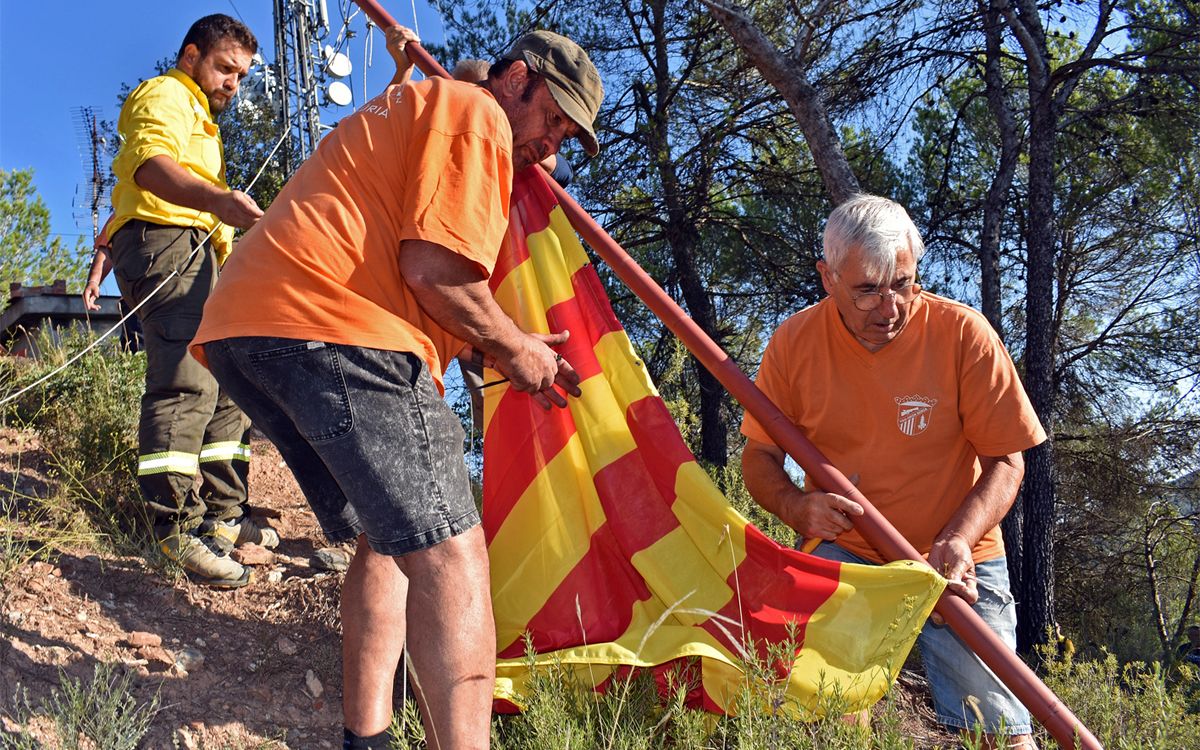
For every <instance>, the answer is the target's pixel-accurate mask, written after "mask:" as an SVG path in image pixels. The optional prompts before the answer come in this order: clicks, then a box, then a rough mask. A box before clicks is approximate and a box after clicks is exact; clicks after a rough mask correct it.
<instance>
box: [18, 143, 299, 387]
mask: <svg viewBox="0 0 1200 750" xmlns="http://www.w3.org/2000/svg"><path fill="white" fill-rule="evenodd" d="M290 133H291V128H286V129H284V131H283V135H282V136H280V138H279V141H278V142H277V143H276V144H275V148H273V149H271V153H269V154H267V158H266V160H265V161H263V163H262V166H261V167H259V168H258V174H256V175H254V179H253V180H250V184H249V185H247V186H246V189H245V191H243V192H245V193H246V194H247V195H249V194H250V191H251V189H253V188H254V183H256V182H258V178H259V177H261V176H262V173H263V172H264V171H265V170H266V168H267V165H268V164H270V163H271V159H273V158H274V157H275V152H276V151H278V150H279V147H280V146H282V145H283V142H284V141H285V140H287V137H288V135H289V134H290ZM197 215H199V213H198V212H197ZM223 224H224V222H221V221H218V222H217V223H216V226H214V227H213V228H212V229H210V230H209V232H208V234H206V235H204V239H202V240H200V242H199V243H198V244H197V245H196V247H195V248H194V249H193V250H192V252H191V254H190V255H188V257H187V259H186V260H184V262H183V263H182V264H181V265H183V266H185V267H186V266H187V265H188V264H189V263H191V262H192V258H195V257H196V253H198V252H200V249H201V248H202V247H204V244H205V243H206V242H208V240H209V238H210V237H212V236H213V232H216V231H217V230H218V229H220V228H221V226H222V225H223ZM178 275H179V269H178V268H176V269H175V270H173V271H171V273H170V274H168V275H167V278H165V279H163V280H162V283H161V284H159V285H158V286H156V287H154V290H153V291H152V292H150V293H149V294H147V295H146V297H145V299H143V300H142V301H141V302H139V303H137V305H136V306H134V308H133V309H132V310H130V311H129V312H128V313H126V314H125V316H124V317H123V318H121V319H120V320H118V321H117V322H116V323H115V324H114V325H113V327H112V328H109V329H108V330H107V331H105V332H104V333H102V334H100V335H99V336H98V337H97V338H96V340H95V341H93V342H92V343H90V344H88V345H87V346H86V347H84V348H83V349H81V350H80V351H79V352H77V353H76V354H75V356H73V357H71V358H70V359H68V360H67V361H66V362H63V363H62V364H61V365H59V366H58V367H56V368H54V369H53V370H51V371H50V372H48V373H46V374H45V375H43V376H42V377H40V378H38V379H37V380H35V381H33V382H32V383H30V384H29V385H27V386H25V387H24V388H22V389H21V390H19V391H17V392H16V393H12V394H9V395H8V396H5V397H4V398H3V399H0V406H3V405H5V404H7V403H8V402H10V401H13V400H15V399H17V398H19V397H20V396H22V395H23V394H25V393H28V392H29V391H31V390H33V389H34V388H36V387H38V386H39V385H41V384H42V383H45V382H46V381H47V380H49V379H50V378H52V377H54V376H55V375H57V374H59V373H60V372H62V371H63V370H65V369H67V368H68V367H70V366H71V365H73V364H75V363H76V362H78V361H79V360H80V359H81V358H82V357H83V355H85V354H87V353H88V352H90V351H91V350H92V349H95V348H96V347H97V346H98V345H99V344H100V342H101V341H103V340H104V339H106V338H108V337H109V336H111V335H112V333H113V331H116V330H117V329H118V328H120V327H121V326H123V325H125V321H127V320H129V319H130V318H131V317H133V316H134V314H135V313H137V311H138V310H140V309H142V306H143V305H145V304H146V303H147V302H149V301H150V300H151V299H153V298H154V295H156V294H158V293H159V291H161V290H162V288H163V287H164V286H166V285H167V282H169V281H170V280H171V279H174V278H175V277H176V276H178Z"/></svg>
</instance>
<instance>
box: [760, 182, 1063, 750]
mask: <svg viewBox="0 0 1200 750" xmlns="http://www.w3.org/2000/svg"><path fill="white" fill-rule="evenodd" d="M924 251H925V247H924V243H923V242H922V241H921V237H920V234H919V233H918V232H917V228H916V227H915V226H914V225H913V222H912V220H911V219H910V218H909V216H908V214H907V213H906V212H905V210H904V208H903V207H901V206H900V205H899V204H897V203H895V202H894V201H891V200H888V199H886V198H880V197H877V196H871V195H858V196H855V197H853V198H851V199H850V200H848V201H847V202H845V203H843V204H842V205H840V206H838V207H837V209H836V210H834V212H833V214H832V215H831V216H830V217H829V221H828V223H827V225H826V228H825V237H824V259H823V260H820V261H818V262H817V270H818V271H819V272H820V274H821V282H822V284H823V286H824V288H825V291H826V293H827V294H828V295H829V296H828V297H826V298H825V299H823V300H822V301H821V302H819V303H818V304H816V305H813V306H812V307H810V308H807V309H805V310H801V311H800V312H798V313H796V314H795V315H793V316H792V317H790V318H789V319H788V320H787V321H785V322H784V323H783V325H782V326H780V328H779V330H777V331H776V332H775V334H774V336H773V337H772V339H771V342H770V344H769V345H768V347H767V350H766V352H765V353H764V354H763V361H762V366H761V368H760V369H759V373H758V378H757V383H758V386H759V387H760V388H761V389H762V390H763V391H764V392H765V393H766V394H767V395H768V396H769V397H770V398H771V400H772V401H774V402H775V404H776V405H777V406H778V407H779V408H780V409H781V410H782V411H783V413H784V414H786V415H787V417H788V419H789V420H790V421H791V422H792V423H794V424H795V425H796V426H798V427H799V428H800V429H801V430H803V431H804V433H805V435H807V436H808V438H809V439H810V440H811V441H812V442H813V443H814V444H815V445H816V446H817V448H819V449H820V450H821V451H822V452H823V453H824V454H825V455H826V456H827V457H828V458H829V459H830V460H831V461H832V462H833V464H834V465H835V466H837V467H838V468H840V469H841V470H842V471H843V472H844V473H845V474H846V475H847V476H850V477H852V478H855V477H857V479H856V480H855V481H857V484H858V487H859V489H861V490H862V492H863V494H864V495H865V496H866V497H868V498H870V499H871V501H872V502H873V503H875V505H876V506H877V507H878V509H879V511H880V512H881V513H882V514H883V515H884V516H885V517H886V518H887V519H888V520H889V521H890V522H891V523H892V524H893V525H894V526H895V527H896V528H897V530H898V531H899V532H900V533H901V534H902V535H903V536H904V537H905V538H906V539H907V540H908V541H909V542H911V543H912V545H913V546H914V547H916V548H917V550H918V551H919V552H920V553H921V554H923V555H925V556H926V558H927V559H928V560H929V564H930V565H932V566H933V567H934V568H935V569H936V570H938V571H939V572H941V573H942V574H943V575H944V576H945V577H946V578H947V579H950V580H951V581H953V582H955V583H952V585H951V587H950V588H951V590H952V591H954V592H955V593H957V594H958V595H959V596H962V597H963V598H964V599H966V600H967V601H968V602H969V603H971V605H972V607H973V608H974V609H975V611H976V612H977V613H978V614H979V615H980V616H981V617H982V618H983V619H984V620H985V621H986V622H987V623H988V625H989V626H990V627H991V628H992V629H993V630H994V631H996V633H997V634H998V635H999V636H1000V637H1001V638H1003V639H1004V640H1005V641H1006V642H1007V643H1008V644H1009V645H1010V647H1012V646H1015V642H1016V637H1015V630H1016V612H1015V604H1014V602H1013V597H1012V594H1011V593H1010V591H1009V582H1008V570H1007V564H1006V562H1005V557H1004V554H1005V553H1004V541H1003V539H1002V538H1001V534H1000V528H999V523H1000V520H1001V519H1002V518H1003V517H1004V514H1005V513H1007V512H1008V509H1009V507H1011V505H1012V503H1013V500H1014V499H1015V498H1016V495H1017V490H1018V488H1019V487H1020V484H1021V478H1022V476H1023V475H1024V461H1023V459H1022V456H1021V452H1022V451H1024V450H1026V449H1028V448H1032V447H1033V446H1036V445H1038V444H1040V443H1041V442H1042V441H1044V440H1045V439H1046V434H1045V432H1044V431H1043V429H1042V426H1041V424H1040V423H1039V422H1038V418H1037V414H1035V413H1034V410H1033V407H1032V406H1031V405H1030V403H1029V399H1028V397H1027V396H1026V394H1025V390H1024V388H1023V387H1022V385H1021V381H1020V379H1019V378H1018V376H1017V371H1016V368H1015V367H1014V366H1013V362H1012V359H1011V358H1010V357H1009V355H1008V352H1006V351H1005V349H1004V345H1003V344H1002V343H1001V341H1000V338H999V337H998V336H997V335H996V333H995V331H993V330H992V328H991V326H990V325H989V324H988V322H987V320H986V319H985V318H984V317H983V316H982V315H980V314H979V313H978V312H976V311H975V310H972V309H971V308H969V307H967V306H966V305H963V304H960V303H958V302H955V301H953V300H949V299H946V298H944V297H939V296H937V295H934V294H930V293H928V292H923V291H922V290H921V287H920V285H919V284H918V283H917V262H918V261H920V259H921V256H922V255H923V254H924ZM742 432H743V434H745V436H746V437H747V442H746V448H745V451H744V453H743V456H742V465H743V469H744V472H745V481H746V487H747V488H748V489H749V490H750V493H751V494H752V495H753V496H754V499H755V500H756V501H757V502H758V503H759V504H760V505H761V506H762V507H763V508H765V509H766V510H768V511H770V512H771V513H774V514H775V515H776V516H778V517H779V518H780V519H781V520H782V521H783V522H784V523H786V524H787V525H788V526H790V527H791V528H792V529H794V530H795V531H796V532H797V534H798V536H799V537H801V540H800V541H801V543H803V541H805V540H813V541H820V544H819V545H818V546H817V547H816V549H815V552H814V554H816V555H818V556H821V557H825V558H828V559H831V560H837V561H842V562H853V563H867V564H878V563H880V562H883V559H882V557H881V556H880V554H879V552H878V551H876V550H875V549H874V548H873V547H871V545H870V544H869V543H867V541H866V540H865V539H863V538H862V536H861V535H859V533H858V532H857V531H856V530H855V529H854V526H853V523H852V522H851V518H852V517H853V516H859V515H862V512H863V510H862V507H861V506H860V505H859V504H858V503H855V502H854V501H852V500H850V499H848V498H846V497H843V496H840V495H835V494H832V493H828V492H824V491H822V490H821V489H820V488H817V487H812V486H809V485H807V484H806V486H804V487H797V486H796V485H795V484H793V482H792V481H791V479H790V478H789V476H788V474H787V472H786V471H785V469H784V453H783V451H782V450H781V449H780V448H779V447H778V446H777V445H775V443H774V442H773V441H772V440H771V438H770V437H769V436H768V435H767V433H766V432H765V431H764V430H763V428H762V426H761V425H760V424H759V423H758V422H757V421H756V420H755V419H754V418H753V417H752V416H751V415H749V414H747V415H746V418H745V420H744V422H743V424H742ZM918 643H919V646H920V649H921V656H922V660H923V662H924V665H925V670H926V673H927V676H928V678H929V684H930V687H931V690H932V692H933V699H934V704H935V708H936V710H937V714H938V718H939V721H941V722H942V723H943V724H946V725H948V726H952V727H955V728H957V729H959V730H962V731H973V730H977V729H981V730H982V731H983V733H984V735H985V736H984V740H985V746H986V747H996V746H1001V747H1024V748H1028V747H1033V740H1032V739H1031V737H1030V736H1029V733H1030V721H1029V714H1028V713H1027V712H1026V710H1025V708H1024V707H1023V706H1022V705H1021V704H1020V703H1019V702H1018V701H1017V700H1016V698H1015V697H1014V696H1013V695H1012V694H1011V693H1010V692H1009V691H1008V689H1007V688H1005V687H1004V685H1003V684H1001V683H1000V682H999V681H998V680H997V679H996V677H995V676H994V675H993V674H992V673H991V671H990V670H989V669H988V668H987V667H986V666H985V665H984V664H983V663H982V662H981V661H980V660H979V658H978V657H977V656H975V655H974V654H973V653H972V652H971V651H970V649H968V648H967V647H966V646H965V645H964V644H963V643H962V642H961V641H960V640H959V639H958V637H957V636H956V635H954V633H953V632H951V631H950V630H949V629H948V628H946V627H945V626H944V625H939V624H935V623H932V622H931V623H929V624H927V625H926V626H925V629H924V631H923V632H922V633H921V636H920V639H919V641H918ZM998 735H1006V736H1005V737H1003V741H1002V742H999V743H997V736H998Z"/></svg>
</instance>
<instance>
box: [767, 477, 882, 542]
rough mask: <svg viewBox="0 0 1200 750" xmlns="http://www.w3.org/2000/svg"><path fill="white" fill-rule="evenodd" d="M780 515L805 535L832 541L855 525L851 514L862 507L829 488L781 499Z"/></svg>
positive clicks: (808, 537) (856, 514) (785, 521)
mask: <svg viewBox="0 0 1200 750" xmlns="http://www.w3.org/2000/svg"><path fill="white" fill-rule="evenodd" d="M781 511H782V512H781V513H780V516H779V517H780V519H781V520H782V521H783V522H784V523H786V524H787V525H788V526H790V527H791V528H793V529H794V530H795V531H796V533H798V534H800V535H801V536H803V537H804V538H805V539H824V540H825V541H827V542H832V541H833V540H834V539H837V538H838V537H839V536H840V535H842V534H844V533H845V532H847V531H849V530H850V529H852V528H854V523H853V522H852V521H851V520H850V517H851V516H861V515H862V514H863V508H862V506H861V505H859V504H858V503H856V502H854V501H853V500H851V499H849V498H846V497H842V496H841V495H835V494H833V493H831V492H821V491H819V490H818V491H816V492H801V491H800V490H797V491H796V494H795V495H792V496H791V497H789V498H787V499H785V500H784V502H783V505H782V507H781Z"/></svg>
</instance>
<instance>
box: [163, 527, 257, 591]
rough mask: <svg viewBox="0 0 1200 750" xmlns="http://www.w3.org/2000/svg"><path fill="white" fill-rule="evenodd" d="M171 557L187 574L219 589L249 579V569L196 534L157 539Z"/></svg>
mask: <svg viewBox="0 0 1200 750" xmlns="http://www.w3.org/2000/svg"><path fill="white" fill-rule="evenodd" d="M158 547H159V549H161V550H162V553H163V554H164V555H166V556H167V557H168V558H170V559H172V560H174V561H175V562H177V563H179V566H180V567H182V568H183V570H184V572H185V573H187V577H188V578H190V579H191V580H193V581H195V582H196V583H200V584H204V585H205V586H212V587H213V588H217V589H237V588H241V587H242V586H245V585H246V584H247V583H250V569H249V568H247V567H244V566H243V565H241V564H240V563H238V562H237V561H235V560H232V559H230V557H229V555H227V554H225V553H223V552H220V551H218V550H216V549H214V545H213V544H212V543H211V542H210V541H208V540H205V539H201V538H200V537H198V536H195V535H193V534H175V535H174V536H169V537H167V538H166V539H163V540H162V541H160V542H159V543H158Z"/></svg>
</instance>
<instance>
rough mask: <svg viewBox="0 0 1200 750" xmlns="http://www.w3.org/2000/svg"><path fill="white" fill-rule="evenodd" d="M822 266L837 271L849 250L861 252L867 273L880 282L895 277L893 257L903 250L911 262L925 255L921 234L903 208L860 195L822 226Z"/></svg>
mask: <svg viewBox="0 0 1200 750" xmlns="http://www.w3.org/2000/svg"><path fill="white" fill-rule="evenodd" d="M823 245H824V250H825V262H826V263H828V264H829V266H830V268H832V269H833V270H834V271H837V270H838V269H839V268H841V265H842V263H843V262H845V260H846V255H847V254H848V253H849V252H850V250H851V248H855V247H858V248H861V249H862V255H863V261H864V263H865V264H866V271H867V273H869V274H871V275H872V276H875V277H877V278H879V279H881V280H883V281H887V280H889V279H891V278H892V276H893V275H894V274H895V273H896V255H897V254H898V253H899V252H900V251H901V250H903V249H904V248H905V247H907V248H909V249H910V250H912V254H913V260H914V261H917V262H920V260H921V256H922V255H924V254H925V242H924V241H922V239H921V233H920V232H918V231H917V227H916V225H915V224H913V221H912V219H910V218H909V216H908V212H907V211H905V210H904V206H901V205H900V204H899V203H897V202H895V201H893V200H889V199H887V198H881V197H879V196H878V195H867V194H866V193H859V194H858V195H855V196H853V197H852V198H850V199H849V200H847V201H846V202H845V203H842V204H841V205H840V206H838V207H837V208H835V209H834V210H833V213H831V214H830V215H829V220H828V221H827V222H826V223H825V236H824V241H823Z"/></svg>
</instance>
